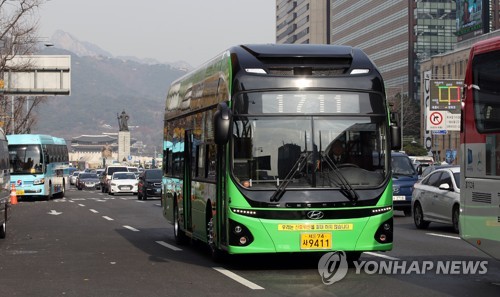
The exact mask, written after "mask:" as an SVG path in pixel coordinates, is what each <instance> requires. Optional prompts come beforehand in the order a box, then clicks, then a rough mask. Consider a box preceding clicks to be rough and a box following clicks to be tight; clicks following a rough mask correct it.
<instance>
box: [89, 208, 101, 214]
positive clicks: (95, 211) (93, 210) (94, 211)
mask: <svg viewBox="0 0 500 297" xmlns="http://www.w3.org/2000/svg"><path fill="white" fill-rule="evenodd" d="M89 210H90V211H91V212H93V213H99V212H98V211H97V210H95V209H89Z"/></svg>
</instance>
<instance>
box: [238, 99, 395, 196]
mask: <svg viewBox="0 0 500 297" xmlns="http://www.w3.org/2000/svg"><path fill="white" fill-rule="evenodd" d="M382 105H383V104H382V102H381V98H380V97H378V96H376V95H373V94H365V93H348V92H342V93H328V92H300V93H297V92H276V93H274V92H273V93H249V94H245V95H242V96H240V97H239V98H238V99H237V100H235V107H234V110H235V116H234V124H233V131H232V132H233V133H232V135H233V138H232V147H233V151H232V157H233V176H234V177H235V178H236V180H237V181H238V182H240V183H241V184H242V185H243V184H247V185H248V184H250V185H251V187H252V188H253V189H258V188H276V186H277V185H279V184H280V183H281V182H283V181H284V180H286V182H287V183H289V184H288V185H287V188H288V189H290V188H304V187H322V188H336V187H339V184H341V182H339V179H341V178H342V179H344V177H345V179H344V180H347V181H348V182H349V183H350V184H351V185H352V186H353V187H365V186H369V187H376V186H379V185H380V184H381V183H382V181H383V180H384V178H385V175H386V174H387V173H386V172H385V168H386V167H385V166H386V161H385V157H384V156H385V155H386V154H384V148H386V147H387V146H386V139H385V137H384V135H387V133H386V128H385V127H386V126H387V122H386V120H387V118H386V116H384V111H383V110H378V109H377V108H378V107H377V106H382ZM334 163H335V164H338V165H334ZM340 163H342V164H343V165H342V166H343V168H336V167H337V166H338V167H340V166H341V165H340ZM292 171H294V172H295V173H294V172H292ZM339 173H340V175H342V176H341V177H340V176H339Z"/></svg>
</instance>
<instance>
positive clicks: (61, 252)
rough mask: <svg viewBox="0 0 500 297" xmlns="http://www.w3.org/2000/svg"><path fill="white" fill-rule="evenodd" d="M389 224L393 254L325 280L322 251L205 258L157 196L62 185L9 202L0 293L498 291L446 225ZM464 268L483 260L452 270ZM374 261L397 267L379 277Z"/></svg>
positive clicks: (368, 258)
mask: <svg viewBox="0 0 500 297" xmlns="http://www.w3.org/2000/svg"><path fill="white" fill-rule="evenodd" d="M394 221H395V247H394V249H393V250H392V251H390V252H386V253H365V254H363V255H362V257H361V259H360V262H358V263H357V264H358V267H356V266H353V267H350V268H349V269H348V271H347V274H346V275H345V277H344V278H343V279H341V280H339V281H338V282H336V283H333V284H330V285H327V284H325V283H323V279H322V277H321V276H320V274H319V272H318V261H319V260H320V257H321V255H303V254H301V255H258V256H240V257H232V258H230V259H229V261H227V262H225V263H214V262H212V260H211V258H210V256H209V254H208V252H207V249H206V248H205V246H203V245H202V244H197V243H193V244H191V245H187V246H177V245H176V244H175V241H174V238H173V230H172V226H170V225H168V224H167V222H166V221H165V220H164V218H163V217H162V215H161V207H160V201H159V200H148V201H138V200H137V199H136V197H135V196H131V195H123V196H108V195H106V194H102V193H100V192H99V191H95V192H93V191H77V190H75V189H74V188H71V189H69V190H68V191H67V193H66V197H65V198H63V199H55V200H52V201H48V202H46V201H20V203H19V204H17V205H14V206H13V207H12V218H11V220H10V221H9V222H8V226H7V229H8V230H7V238H5V239H2V240H0V296H224V297H227V296H398V297H400V296H426V297H431V296H500V262H497V261H495V260H492V259H491V258H489V257H488V256H486V255H484V254H482V253H481V252H480V251H478V250H476V249H474V248H473V247H471V246H469V245H468V244H467V243H465V242H463V241H462V240H460V239H459V238H458V236H457V234H454V233H453V231H452V228H451V227H448V226H445V225H438V224H431V225H430V227H429V229H427V230H417V229H415V227H414V225H413V222H412V220H411V218H409V217H404V216H402V213H401V214H399V213H396V216H395V218H394ZM469 264H470V265H483V266H478V267H479V269H478V270H476V271H475V273H463V272H461V271H462V270H461V269H462V268H463V267H464V266H465V265H469ZM383 265H386V266H387V265H392V266H391V267H399V268H398V269H399V270H397V269H396V270H395V272H394V271H393V270H392V272H391V271H389V270H386V271H384V270H382V272H381V273H380V272H379V270H377V269H380V267H383ZM411 265H414V266H413V270H412V269H410V268H411V267H412V266H411ZM424 265H432V266H434V267H433V269H427V271H423V269H422V268H423V267H425V266H424ZM438 265H442V266H441V270H438V269H437V266H438ZM446 265H449V266H448V268H449V269H448V273H446V271H445V270H446V269H445V268H443V267H445V266H446ZM450 265H451V266H450ZM453 265H455V266H457V265H458V268H457V267H455V270H454V268H453V267H454V266H453ZM450 267H451V268H450ZM427 268H430V267H429V266H427ZM483 268H484V269H483ZM402 271H404V273H401V272H402ZM470 271H472V270H469V272H470ZM450 272H456V273H455V274H450Z"/></svg>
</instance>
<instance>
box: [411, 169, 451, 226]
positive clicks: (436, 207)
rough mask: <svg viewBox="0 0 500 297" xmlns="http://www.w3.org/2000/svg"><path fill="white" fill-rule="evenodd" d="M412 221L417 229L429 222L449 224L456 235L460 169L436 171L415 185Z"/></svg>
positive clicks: (427, 224)
mask: <svg viewBox="0 0 500 297" xmlns="http://www.w3.org/2000/svg"><path fill="white" fill-rule="evenodd" d="M412 210H413V221H414V222H415V226H416V227H417V228H418V229H425V228H427V227H428V226H429V224H430V223H431V222H437V223H444V224H451V225H452V226H453V229H454V230H455V232H457V233H458V225H459V223H458V222H459V217H460V167H459V166H447V167H446V168H441V169H436V170H434V171H433V172H431V173H430V174H429V175H427V176H426V177H424V178H423V179H422V181H421V182H419V183H416V184H415V186H414V190H413V201H412Z"/></svg>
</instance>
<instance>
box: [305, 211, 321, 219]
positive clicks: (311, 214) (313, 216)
mask: <svg viewBox="0 0 500 297" xmlns="http://www.w3.org/2000/svg"><path fill="white" fill-rule="evenodd" d="M324 216H325V214H324V213H323V212H322V211H319V210H311V211H310V212H308V213H307V218H308V219H310V220H320V219H322V218H323V217H324Z"/></svg>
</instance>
